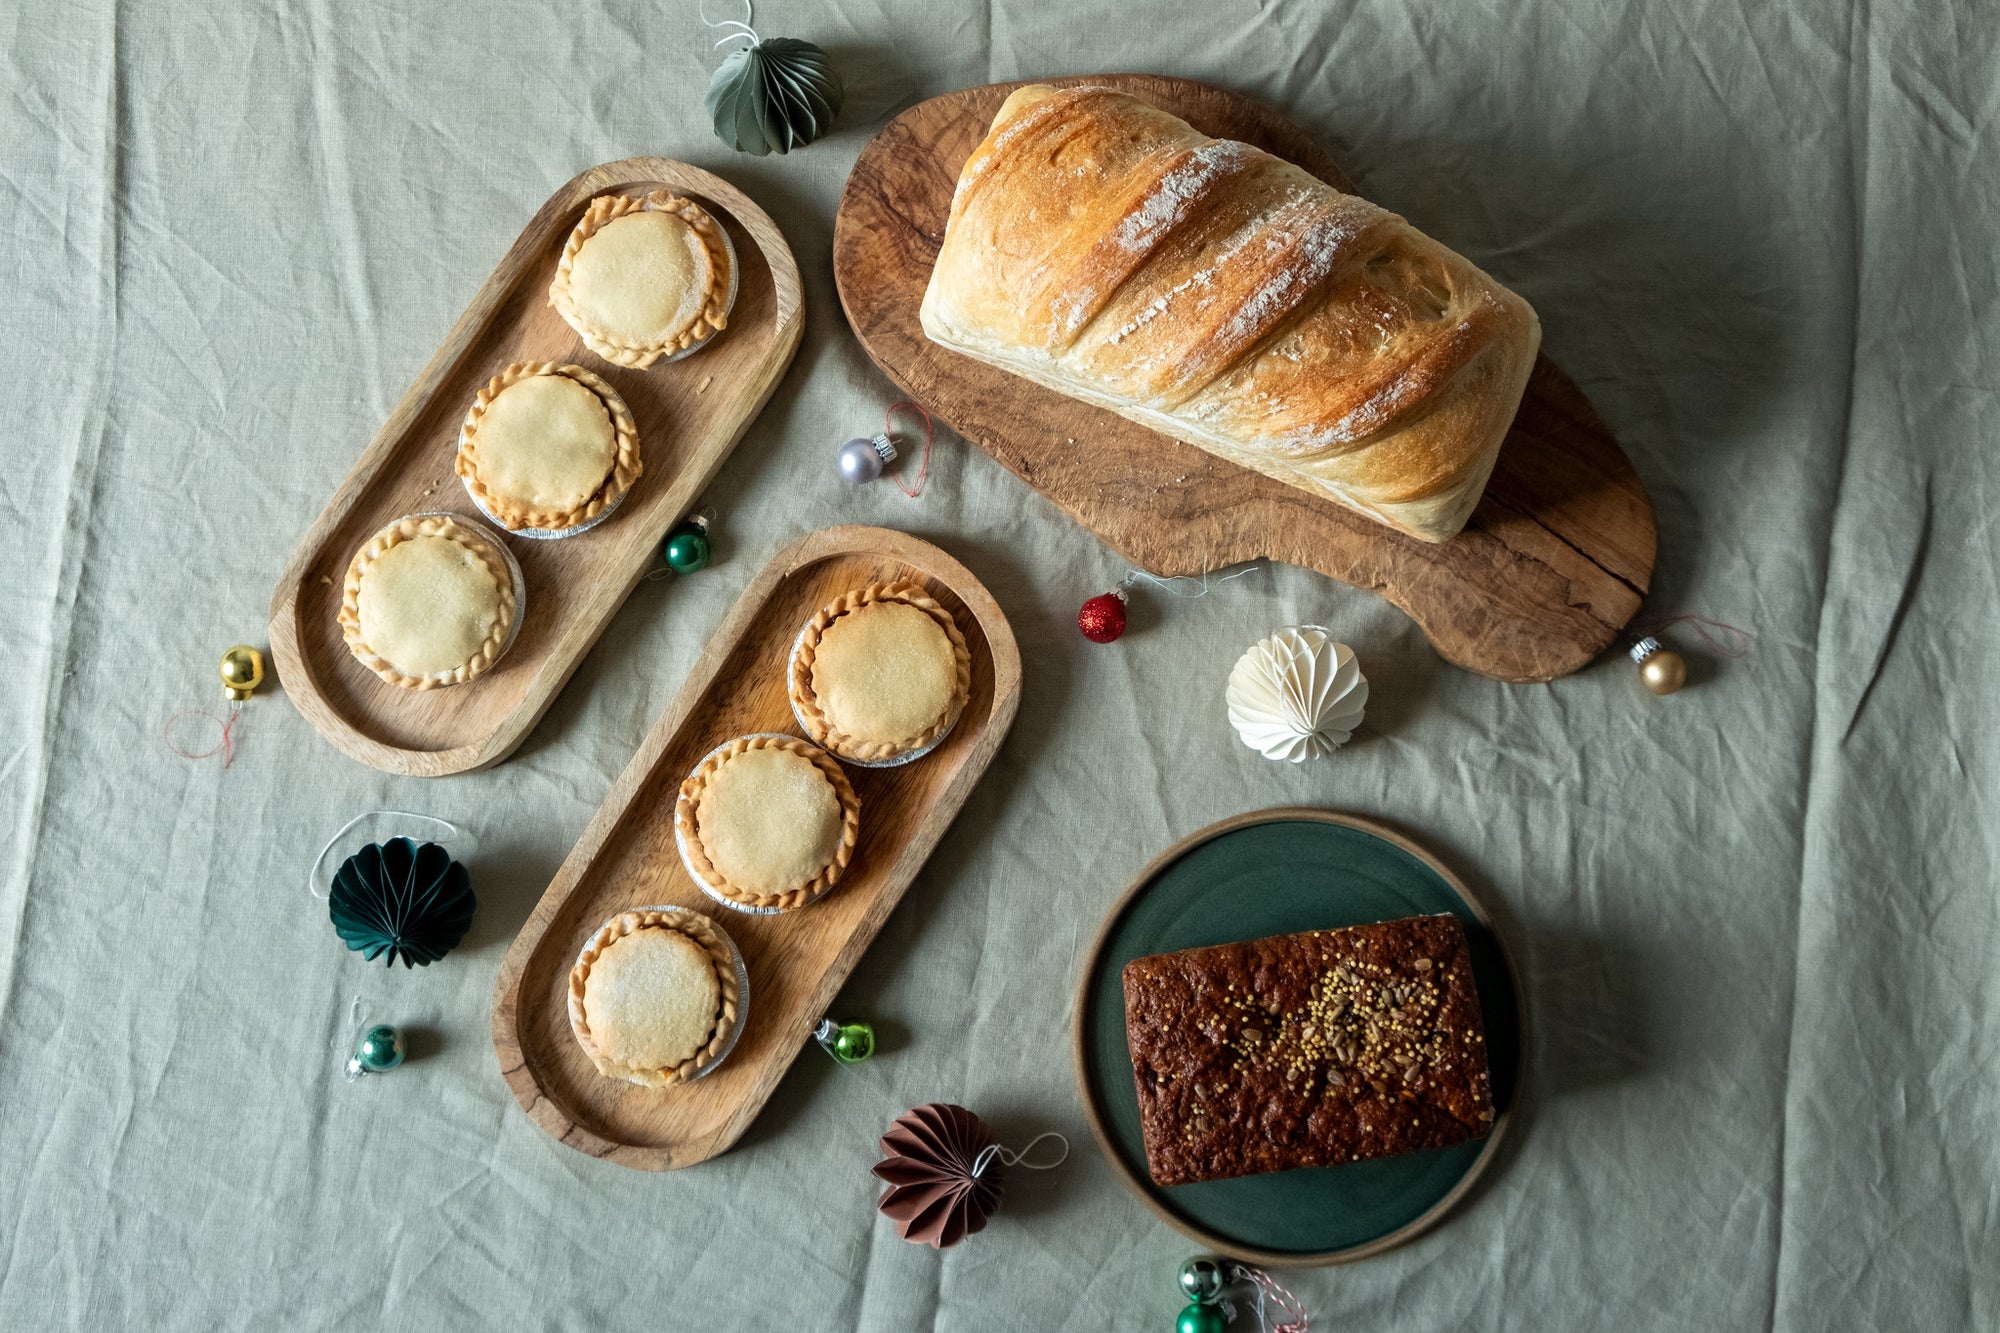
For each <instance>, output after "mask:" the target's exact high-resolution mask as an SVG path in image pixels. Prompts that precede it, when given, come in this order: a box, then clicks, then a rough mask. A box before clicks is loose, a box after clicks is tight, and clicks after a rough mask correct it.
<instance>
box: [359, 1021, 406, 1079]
mask: <svg viewBox="0 0 2000 1333" xmlns="http://www.w3.org/2000/svg"><path fill="white" fill-rule="evenodd" d="M403 1055H404V1050H403V1034H402V1033H400V1032H398V1031H397V1030H396V1029H395V1028H392V1027H390V1026H389V1025H388V1024H387V1023H378V1024H376V1025H375V1026H374V1027H372V1028H369V1029H368V1030H367V1031H366V1032H363V1033H362V1034H361V1040H360V1041H358V1042H356V1043H355V1046H354V1062H355V1063H356V1064H358V1065H360V1066H361V1068H362V1069H363V1070H364V1071H366V1072H367V1073H370V1074H386V1073H388V1072H389V1071H390V1070H392V1069H394V1068H395V1067H396V1066H397V1065H399V1064H401V1063H403Z"/></svg>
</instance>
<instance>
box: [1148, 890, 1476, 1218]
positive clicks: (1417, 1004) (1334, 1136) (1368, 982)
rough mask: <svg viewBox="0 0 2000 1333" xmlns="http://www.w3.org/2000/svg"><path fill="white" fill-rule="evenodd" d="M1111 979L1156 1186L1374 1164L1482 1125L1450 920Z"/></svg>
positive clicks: (1216, 952) (1318, 935)
mask: <svg viewBox="0 0 2000 1333" xmlns="http://www.w3.org/2000/svg"><path fill="white" fill-rule="evenodd" d="M1124 983H1125V1033H1126V1041H1127V1043H1128V1044H1129V1046H1130V1048H1131V1052H1132V1069H1133V1073H1134V1076H1135V1077H1136V1080H1137V1083H1138V1089H1139V1117H1140V1122H1141V1126H1142V1128H1143V1131H1144V1134H1145V1140H1146V1165H1147V1167H1148V1169H1149V1170H1150V1171H1151V1173H1152V1177H1153V1179H1154V1180H1155V1181H1157V1182H1158V1183H1159V1184H1162V1185H1186V1184H1192V1183H1194V1182H1196V1181H1203V1180H1224V1179H1227V1178H1229V1177H1232V1176H1248V1175H1257V1174H1260V1173H1262V1172H1266V1171H1285V1170H1290V1169H1291V1168H1293V1167H1300V1166H1334V1165H1338V1164H1340V1163H1343V1162H1356V1161H1364V1160H1366V1159H1369V1158H1374V1157H1389V1156H1393V1155H1396V1154H1398V1153H1406V1152H1415V1151H1417V1150H1418V1149H1422V1148H1442V1147H1445V1146H1448V1145H1450V1144H1454V1143H1461V1142H1463V1141H1465V1140H1466V1139H1472V1138H1478V1137H1481V1136H1483V1135H1485V1134H1486V1133H1487V1132H1488V1131H1489V1130H1490V1129H1491V1128H1492V1125H1493V1099H1492V1094H1491V1090H1490V1087H1489V1081H1488V1077H1487V1068H1486V1038H1485V1033H1484V1031H1483V1030H1482V1024H1481V1022H1480V1016H1479V995H1478V991H1477V990H1476V989H1475V987H1474V983H1473V976H1472V966H1471V962H1470V960H1469V958H1468V956H1467V951H1466V940H1465V931H1464V928H1463V927H1461V926H1460V925H1459V923H1458V920H1457V918H1455V917H1451V916H1419V917H1409V918H1406V919H1404V920H1401V921H1384V922H1381V923H1378V924H1376V925H1372V926H1351V927H1348V928H1347V929H1345V930H1314V931H1307V932H1305V933H1303V934H1298V935H1280V936H1276V937H1274V938H1271V939H1263V940H1249V941H1246V942H1244V943H1241V944H1222V945H1216V946H1214V947H1212V948H1206V949H1186V950H1182V951H1181V952H1179V953H1168V954H1155V955H1153V956H1151V957H1148V958H1135V959H1134V960H1132V961H1131V962H1130V963H1127V964H1126V965H1125V971H1124Z"/></svg>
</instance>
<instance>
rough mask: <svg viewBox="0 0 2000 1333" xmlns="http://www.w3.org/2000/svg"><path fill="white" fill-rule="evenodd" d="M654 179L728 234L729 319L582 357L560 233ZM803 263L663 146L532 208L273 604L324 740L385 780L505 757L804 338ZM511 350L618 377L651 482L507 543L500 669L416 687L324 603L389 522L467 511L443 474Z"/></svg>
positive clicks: (734, 194)
mask: <svg viewBox="0 0 2000 1333" xmlns="http://www.w3.org/2000/svg"><path fill="white" fill-rule="evenodd" d="M662 187H664V188H666V189H670V190H673V191H675V192H676V193H679V194H683V195H687V196H689V197H690V198H693V199H694V200H696V201H697V202H698V203H700V204H701V205H702V206H703V207H705V208H707V209H708V211H709V212H710V213H711V214H713V215H714V216H715V217H716V218H717V220H719V221H720V222H721V223H722V225H723V226H724V227H725V228H726V229H727V231H728V233H729V237H730V240H731V241H732V243H733V244H734V245H735V247H736V254H737V259H738V263H739V265H740V267H741V270H742V272H741V278H740V281H739V286H738V290H737V295H736V305H735V308H734V309H733V310H732V311H731V313H730V316H729V327H728V328H727V329H725V330H724V331H723V332H722V333H720V334H718V335H717V336H716V338H715V340H714V341H713V342H712V343H710V344H709V346H707V347H705V348H704V349H702V350H701V351H700V352H697V353H695V354H694V355H693V356H690V357H687V358H685V359H684V360H681V361H676V362H673V363H671V364H660V365H655V366H654V367H653V368H652V369H650V370H629V369H626V368H625V367H622V366H615V365H612V364H610V363H608V362H606V361H604V360H602V359H601V358H599V357H598V356H597V355H596V354H594V353H592V352H590V351H589V350H587V349H586V348H585V347H584V345H583V340H582V339H581V338H579V337H578V336H577V334H576V332H575V331H574V330H573V329H571V328H570V327H569V325H567V324H565V323H564V322H563V320H562V318H561V317H560V316H559V315H557V314H556V312H555V311H554V310H553V309H551V308H550V307H549V304H548V285H549V280H550V278H551V277H552V276H553V274H554V273H555V266H556V260H557V258H558V256H560V254H561V253H562V247H563V242H564V240H565V239H566V238H567V237H568V235H569V232H570V229H571V228H572V227H573V226H575V224H576V220H577V218H578V217H579V216H581V215H582V213H583V210H584V208H585V207H586V206H587V205H588V204H589V202H590V201H591V200H592V199H593V198H596V197H597V196H599V195H602V194H606V193H612V192H616V193H622V194H644V193H646V192H647V191H650V190H655V189H660V188H662ZM804 327H805V320H804V307H803V305H802V297H801V289H800V285H799V270H798V264H797V262H796V261H795V260H794V259H793V258H792V252H791V249H790V248H789V247H788V246H787V245H786V244H785V238H784V237H783V236H782V235H780V234H779V232H778V229H777V226H776V224H774V223H773V222H772V221H771V219H770V218H769V217H768V216H766V215H765V213H764V211H763V210H762V209H760V208H758V207H757V206H756V205H755V204H753V203H751V202H750V200H749V198H748V197H747V196H745V195H744V194H743V193H742V192H741V191H740V190H738V189H736V188H735V187H734V186H732V185H730V184H729V183H727V182H726V181H724V180H722V179H720V178H719V177H716V176H713V175H711V174H709V173H708V172H706V171H699V170H696V169H695V168H693V167H690V166H685V165H683V164H682V163H679V162H671V161H668V160H667V159H665V158H658V157H635V158H628V159H626V160H625V161H622V162H608V163H605V164H604V165H602V166H597V167H592V168H590V169H589V170H588V171H585V172H584V173H582V174H581V175H579V176H578V177H577V178H576V179H574V180H572V181H570V182H569V183H568V184H567V185H565V186H563V187H562V188H561V189H560V190H558V191H556V193H555V194H554V195H553V196H552V197H551V198H550V199H549V201H548V202H547V203H546V204H544V205H543V206H542V208H541V210H540V211H539V212H537V213H536V214H535V216H534V218H533V220H532V221H530V222H529V223H528V225H527V228H526V229H525V230H523V231H522V233H521V235H520V238H519V239H518V240H516V241H515V242H514V245H513V248H512V249H510V250H509V251H508V252H507V255H506V257H505V258H504V259H502V260H501V261H500V265H499V267H498V268H496V269H494V271H493V274H492V276H491V277H489V278H488V279H487V280H486V283H485V285H484V286H483V287H481V288H480V290H479V294H478V296H477V297H475V298H474V299H473V302H472V305H471V307H470V308H468V309H467V310H466V312H465V314H464V315H463V316H461V317H460V318H459V321H458V323H457V325H456V326H454V327H453V329H452V331H451V334H450V336H449V337H447V338H446V339H445V341H444V344H443V345H442V346H441V347H439V348H438V350H437V353H436V354H435V355H434V356H433V357H432V358H431V362H430V364H429V365H428V366H427V367H425V369H424V372H423V374H421V375H420V376H418V377H417V381H416V383H415V384H413V385H411V386H410V389H409V391H408V392H407V393H405V394H404V395H403V400H402V401H401V402H400V403H398V404H397V406H396V410H395V411H394V412H393V413H391V414H390V417H389V420H388V421H387V422H386V423H384V425H383V427H382V429H381V431H380V432H379V433H378V434H377V435H376V436H375V439H374V440H373V442H371V443H370V444H369V446H368V448H367V450H366V451H364V452H363V453H362V455H361V459H360V461H359V462H358V463H356V464H355V465H354V470H353V471H352V472H350V473H349V474H348V475H347V479H346V480H345V481H344V482H343V483H342V484H341V486H340V489H339V490H338V491H337V492H336V493H335V495H334V497H333V499H332V500H331V501H329V502H328V504H327V507H326V509H325V510H324V511H323V512H322V513H321V514H320V516H319V518H318V519H317V520H316V521H315V522H314V523H313V525H312V527H311V528H310V529H309V530H308V531H307V533H306V535H305V537H304V539H303V540H302V541H301V542H300V543H299V547H298V550H297V551H296V552H294V553H293V555H292V558H291V560H290V561H289V562H288V563H287V564H286V566H285V570H284V573H283V574H282V575H281V576H280V577H279V580H278V586H277V590H276V592H275V593H274V594H273V595H272V598H271V622H270V635H271V651H272V654H273V657H274V658H275V660H276V663H277V668H278V676H279V679H280V680H281V681H282V682H283V684H284V688H285V693H286V694H287V695H289V696H290V697H291V700H292V702H293V703H294V704H296V705H297V706H298V709H299V711H300V712H301V713H303V714H305V716H306V718H307V720H308V721H310V722H311V723H312V724H313V726H314V727H315V728H317V729H318V730H319V732H320V734H321V735H323V736H325V737H326V738H327V739H328V740H330V741H332V742H333V743H334V745H336V746H338V747H339V748H340V749H341V750H342V751H344V752H345V753H347V754H349V755H352V756H353V757H354V758H356V759H359V760H360V761H361V762H363V763H365V764H370V765H372V766H374V767H376V768H379V769H382V770H383V771H385V772H389V773H402V774H412V775H416V776H420V777H437V776H441V775H444V774H448V773H462V772H466V771H469V770H472V769H478V768H484V767H487V766H489V765H492V764H496V763H498V762H500V761H501V760H502V759H504V758H506V757H507V755H508V754H510V753H512V752H513V750H514V748H515V746H517V745H519V744H520V743H521V741H522V739H523V738H524V737H525V736H526V735H527V734H528V732H529V731H530V730H531V729H533V727H534V725H535V723H536V722H537V721H538V720H540V718H541V716H542V714H543V713H544V712H545V711H547V709H548V707H549V704H550V703H551V702H553V701H554V699H555V696H556V693H557V691H559V690H560V689H561V688H562V686H563V682H564V681H566V680H568V679H569V676H570V673H571V672H572V671H574V670H575V669H576V665H577V663H578V662H579V661H580V660H581V659H582V657H583V655H584V653H585V652H587V651H589V649H590V646H591V644H593V643H595V642H596V641H597V636H598V635H599V634H600V633H601V632H603V629H604V626H605V624H606V623H607V622H608V621H609V620H610V619H611V616H612V613H613V612H615V611H616V610H617V609H618V607H619V606H620V605H621V604H622V603H623V602H624V600H625V597H626V595H627V594H628V593H630V592H631V591H632V588H633V585H635V584H636V583H637V582H638V581H639V579H640V578H641V577H642V576H643V575H644V574H645V572H646V570H647V568H648V567H649V566H650V565H651V564H652V563H653V560H654V557H655V555H656V553H657V552H658V550H659V545H660V542H661V540H662V539H663V538H664V537H665V536H666V534H667V532H668V531H669V530H670V529H672V528H673V526H674V525H675V524H676V523H678V522H680V521H681V520H682V519H683V518H685V517H686V516H687V513H688V511H689V509H691V508H692V507H693V505H694V502H695V499H696V497H697V496H699V495H700V494H701V491H702V488H703V487H705V486H707V484H708V483H709V480H710V479H711V478H712V477H713V476H714V475H715V471H716V469H717V468H719V467H720V466H721V465H722V461H723V459H725V458H727V457H728V456H729V452H730V450H732V449H734V448H735V447H736V442H737V441H738V440H739V439H741V438H742V437H743V432H744V431H745V430H746V429H748V427H749V425H750V422H751V421H752V420H754V419H755V418H756V415H757V413H758V412H759V411H760V410H762V408H763V406H764V403H765V401H766V400H767V399H768V398H769V397H770V396H771V391H772V389H773V388H775V387H776V386H777V383H778V381H779V379H780V378H782V377H783V375H784V373H785V368H786V367H787V366H789V365H790V364H791V360H792V356H793V354H794V353H795V352H796V351H797V350H798V345H799V336H800V334H801V332H802V331H803V330H804ZM514 361H556V362H565V363H573V364H576V365H580V366H583V367H585V368H586V369H588V370H592V371H595V372H596V373H597V374H599V375H601V376H603V377H604V378H605V379H606V380H608V381H609V382H610V383H611V386H612V387H613V388H614V389H616V390H617V391H618V393H619V395H620V396H622V397H623V398H624V399H625V401H626V403H627V404H628V405H629V406H630V407H631V409H632V414H633V417H634V418H635V419H636V421H637V422H638V427H639V436H640V449H641V453H642V457H643V459H644V462H645V473H644V475H643V476H641V477H640V478H639V480H638V482H637V483H636V484H635V485H634V487H633V489H632V491H631V492H630V493H629V494H628V495H627V496H626V497H625V500H624V502H623V503H622V504H621V505H620V506H619V507H618V510H617V511H616V512H615V513H614V514H612V516H611V517H610V518H608V519H606V520H605V522H604V523H603V524H602V525H601V526H599V527H597V528H594V529H592V530H591V531H590V532H588V533H583V534H580V535H578V536H575V537H570V538H566V539H564V540H562V541H535V540H531V539H528V538H523V537H504V540H505V541H506V543H507V545H508V547H509V548H510V549H511V550H512V551H513V552H514V555H515V557H516V558H517V559H518V560H519V561H520V563H521V569H522V571H523V573H524V574H525V576H526V579H527V589H528V594H527V606H526V614H525V617H524V619H523V623H522V627H521V632H520V637H519V638H518V639H517V640H516V641H515V643H514V646H513V648H512V650H511V651H509V653H508V654H507V656H506V657H505V658H503V659H502V660H501V662H500V663H499V665H497V666H496V667H495V668H494V669H493V670H491V671H489V672H487V673H486V674H485V675H483V676H481V677H480V678H479V679H477V680H475V681H470V682H468V683H466V684H465V685H462V686H456V687H453V688H450V689H440V690H427V691H422V692H418V691H413V690H404V689H399V688H397V687H395V686H393V685H389V684H387V683H385V682H384V681H382V680H380V679H378V678H377V677H376V676H375V675H374V674H373V673H372V672H370V671H369V670H368V669H367V668H365V667H363V666H362V665H361V664H360V663H359V662H357V661H355V660H354V658H353V656H352V655H351V654H350V653H349V652H348V650H347V646H346V644H345V643H344V642H343V641H342V639H341V635H340V627H339V625H338V624H336V623H335V619H334V617H335V613H336V611H337V610H338V607H339V603H340V592H341V584H342V581H343V579H344V577H345V575H346V571H347V563H348V560H349V559H350V558H351V557H352V555H353V553H354V551H355V549H356V548H357V547H359V546H360V545H361V544H362V542H364V541H366V540H367V538H368V537H369V536H370V534H372V533H373V532H375V530H376V529H378V528H380V527H381V526H382V525H383V524H385V523H388V522H389V521H391V520H392V519H395V518H398V517H400V516H402V515H404V514H409V513H414V512H418V511H422V510H445V511H449V512H451V513H454V514H458V515H462V516H465V517H467V518H469V519H471V520H472V521H473V522H475V523H478V524H480V525H481V526H482V527H485V528H487V529H488V530H490V531H493V532H496V533H498V532H501V529H500V528H498V527H497V526H495V525H493V524H490V523H488V522H487V520H486V519H484V518H483V517H481V516H480V514H479V511H478V509H477V508H476V507H475V506H474V505H473V503H472V500H471V497H469V496H468V495H467V494H466V493H465V489H464V487H463V486H462V485H461V484H460V482H459V479H458V477H457V476H456V475H455V474H454V473H453V470H452V465H453V460H454V458H455V457H456V454H457V449H458V430H459V425H460V423H461V422H462V421H463V420H464V418H465V412H466V408H467V406H468V405H469V404H470V403H471V402H472V398H473V395H474V394H475V393H477V392H478V391H479V389H480V388H481V387H482V386H483V385H484V384H485V383H486V381H487V379H488V378H490V377H491V376H493V375H495V374H498V373H499V372H500V371H501V370H502V369H503V368H505V367H506V366H507V365H508V364H509V363H510V362H514Z"/></svg>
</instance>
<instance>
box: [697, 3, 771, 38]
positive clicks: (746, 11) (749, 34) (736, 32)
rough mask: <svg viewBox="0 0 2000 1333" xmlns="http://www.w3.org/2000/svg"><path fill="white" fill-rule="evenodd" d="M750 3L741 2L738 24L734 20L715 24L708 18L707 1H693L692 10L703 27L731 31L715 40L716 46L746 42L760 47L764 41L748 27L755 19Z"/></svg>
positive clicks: (753, 29) (754, 11)
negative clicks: (741, 15)
mask: <svg viewBox="0 0 2000 1333" xmlns="http://www.w3.org/2000/svg"><path fill="white" fill-rule="evenodd" d="M752 2H753V0H743V18H742V20H741V21H740V22H739V21H738V20H736V19H724V20H722V22H720V23H717V22H716V21H715V20H714V19H712V18H710V17H709V16H708V0H695V7H694V10H695V13H697V14H699V15H700V16H701V22H702V26H703V27H706V28H727V29H731V31H729V32H726V33H725V34H724V35H723V36H722V37H721V38H720V39H719V40H717V42H716V43H715V45H716V46H727V45H728V44H729V43H731V42H742V41H747V42H749V43H750V45H752V46H762V45H763V44H764V39H763V38H762V37H759V36H758V35H757V30H756V29H755V28H753V27H751V26H750V23H751V21H752V20H753V19H755V18H756V17H757V11H756V10H755V9H754V8H753V7H752Z"/></svg>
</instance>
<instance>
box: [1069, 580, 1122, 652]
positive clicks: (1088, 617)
mask: <svg viewBox="0 0 2000 1333" xmlns="http://www.w3.org/2000/svg"><path fill="white" fill-rule="evenodd" d="M1076 627H1077V628H1078V629H1080V630H1082V631H1083V637H1084V638H1086V639H1089V640H1090V641H1091V642H1092V643H1110V642H1111V641H1112V640H1113V639H1115V638H1117V637H1118V636H1119V635H1121V634H1123V633H1124V632H1125V594H1124V593H1122V592H1101V593H1099V594H1097V596H1095V597H1093V598H1091V599H1090V600H1089V601H1087V602H1085V603H1084V604H1083V609H1082V610H1081V611H1078V612H1077V613H1076Z"/></svg>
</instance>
